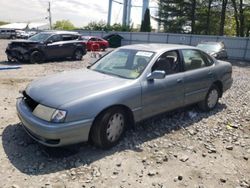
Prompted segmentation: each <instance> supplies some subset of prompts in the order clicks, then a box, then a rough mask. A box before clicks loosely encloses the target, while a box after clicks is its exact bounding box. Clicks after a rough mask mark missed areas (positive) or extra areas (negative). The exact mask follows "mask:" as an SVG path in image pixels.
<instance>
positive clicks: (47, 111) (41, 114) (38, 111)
mask: <svg viewBox="0 0 250 188" xmlns="http://www.w3.org/2000/svg"><path fill="white" fill-rule="evenodd" d="M66 114H67V113H66V111H64V110H57V109H54V108H50V107H47V106H44V105H42V104H39V105H37V107H36V108H35V110H34V111H33V115H35V116H36V117H38V118H40V119H43V120H45V121H51V122H57V123H58V122H63V121H64V119H65V117H66Z"/></svg>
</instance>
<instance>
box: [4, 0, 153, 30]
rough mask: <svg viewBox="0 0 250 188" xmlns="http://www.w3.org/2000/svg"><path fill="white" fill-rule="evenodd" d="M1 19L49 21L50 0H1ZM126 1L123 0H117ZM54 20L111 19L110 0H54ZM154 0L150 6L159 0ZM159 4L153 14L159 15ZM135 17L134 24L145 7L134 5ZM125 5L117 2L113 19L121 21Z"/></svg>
mask: <svg viewBox="0 0 250 188" xmlns="http://www.w3.org/2000/svg"><path fill="white" fill-rule="evenodd" d="M0 1H1V2H0V21H8V22H28V21H29V22H46V20H45V17H47V16H48V12H47V8H48V0H0ZM116 1H119V2H123V0H116ZM50 2H51V11H52V22H53V23H55V21H57V20H62V19H65V20H70V21H71V22H72V23H73V24H74V25H75V26H78V27H82V26H85V25H87V24H88V23H89V22H91V21H100V20H103V21H107V16H108V2H109V0H50ZM155 2H156V1H155V0H152V1H151V3H150V6H152V7H155V6H156V5H157V4H156V3H155ZM132 4H133V5H137V6H140V5H142V0H132ZM155 11H156V9H155V8H152V9H151V14H152V15H155ZM131 19H132V22H133V23H134V26H136V25H137V24H140V22H141V20H140V19H141V8H139V7H133V8H132V10H131ZM121 20H122V5H120V4H118V3H115V2H113V7H112V19H111V23H112V24H113V23H121Z"/></svg>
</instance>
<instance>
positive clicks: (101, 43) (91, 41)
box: [81, 36, 109, 51]
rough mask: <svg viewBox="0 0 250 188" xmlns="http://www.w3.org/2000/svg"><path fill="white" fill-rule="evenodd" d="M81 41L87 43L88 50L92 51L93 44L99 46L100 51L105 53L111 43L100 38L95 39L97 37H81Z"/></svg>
mask: <svg viewBox="0 0 250 188" xmlns="http://www.w3.org/2000/svg"><path fill="white" fill-rule="evenodd" d="M81 40H83V41H85V42H86V44H87V45H86V46H87V50H88V51H91V50H92V45H93V44H99V47H100V49H102V50H103V51H104V50H105V49H106V48H108V47H109V42H108V41H106V40H104V39H102V38H100V37H95V36H81Z"/></svg>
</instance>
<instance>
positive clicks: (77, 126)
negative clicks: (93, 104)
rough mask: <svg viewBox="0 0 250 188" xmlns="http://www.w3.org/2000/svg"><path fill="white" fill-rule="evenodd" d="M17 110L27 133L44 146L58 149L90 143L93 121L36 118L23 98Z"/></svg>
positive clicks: (20, 99) (18, 102) (19, 101)
mask: <svg viewBox="0 0 250 188" xmlns="http://www.w3.org/2000/svg"><path fill="white" fill-rule="evenodd" d="M16 108H17V113H18V116H19V118H20V120H21V122H22V124H23V127H24V129H25V130H26V132H27V133H28V134H29V135H30V136H31V137H32V138H33V139H35V140H36V141H38V142H39V143H41V144H43V145H46V146H51V147H57V146H64V145H69V144H75V143H79V142H85V141H88V137H89V131H90V128H91V125H92V123H93V119H86V120H80V121H74V122H67V123H52V122H47V121H44V120H42V119H39V118H37V117H36V116H34V115H33V114H32V112H31V111H30V109H29V108H28V107H27V106H26V104H25V102H24V100H23V99H22V98H19V99H17V103H16Z"/></svg>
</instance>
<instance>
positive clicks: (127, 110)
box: [89, 104, 135, 139]
mask: <svg viewBox="0 0 250 188" xmlns="http://www.w3.org/2000/svg"><path fill="white" fill-rule="evenodd" d="M112 108H120V109H123V110H124V112H125V114H126V115H127V117H128V127H134V125H135V121H134V115H133V112H132V110H131V109H130V108H129V107H128V106H126V105H123V104H116V105H112V106H109V107H107V108H105V109H103V110H102V111H101V112H99V113H98V114H97V116H96V117H95V119H94V121H93V124H92V126H91V128H90V131H89V139H90V135H91V132H92V130H93V127H94V126H93V125H94V124H95V122H96V121H97V120H98V119H99V118H100V117H101V116H102V115H103V114H104V113H105V112H106V111H107V110H110V109H112Z"/></svg>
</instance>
